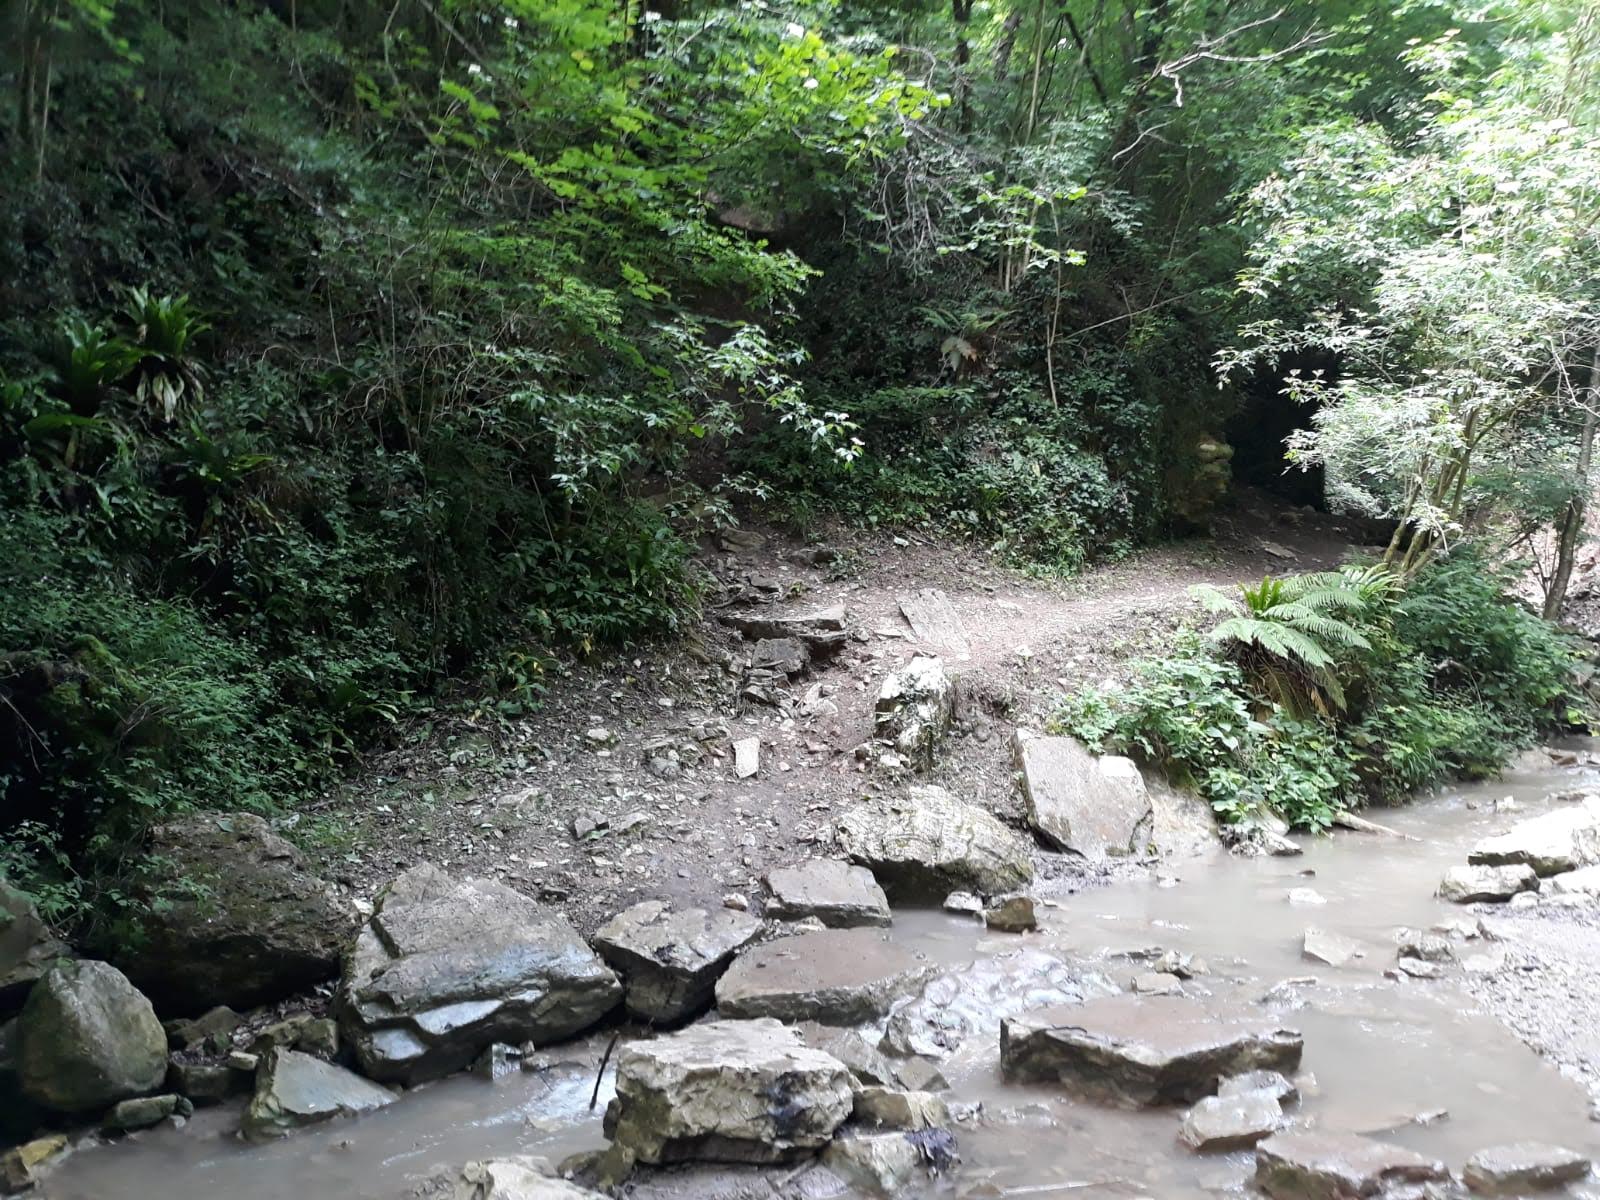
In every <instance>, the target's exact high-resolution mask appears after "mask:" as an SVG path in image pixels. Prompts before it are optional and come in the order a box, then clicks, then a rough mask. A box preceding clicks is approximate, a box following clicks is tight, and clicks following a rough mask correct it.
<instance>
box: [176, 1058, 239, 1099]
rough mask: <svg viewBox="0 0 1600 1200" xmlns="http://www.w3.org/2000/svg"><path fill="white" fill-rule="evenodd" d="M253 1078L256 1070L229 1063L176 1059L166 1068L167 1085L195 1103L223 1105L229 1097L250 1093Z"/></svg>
mask: <svg viewBox="0 0 1600 1200" xmlns="http://www.w3.org/2000/svg"><path fill="white" fill-rule="evenodd" d="M253 1078H254V1074H253V1072H250V1071H238V1070H235V1069H234V1068H232V1067H228V1066H213V1065H211V1064H210V1063H177V1062H175V1063H173V1064H172V1066H171V1068H170V1069H169V1070H168V1071H167V1083H166V1086H167V1087H169V1088H171V1089H172V1090H173V1091H175V1092H177V1093H178V1094H179V1095H180V1096H186V1097H187V1098H188V1099H189V1101H190V1102H191V1103H193V1104H198V1105H205V1104H221V1103H222V1102H223V1101H224V1100H226V1099H228V1098H229V1097H230V1096H236V1095H239V1094H241V1093H243V1092H248V1091H249V1090H250V1088H251V1086H252V1080H253Z"/></svg>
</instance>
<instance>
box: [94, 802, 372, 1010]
mask: <svg viewBox="0 0 1600 1200" xmlns="http://www.w3.org/2000/svg"><path fill="white" fill-rule="evenodd" d="M148 861H149V862H150V863H151V864H152V869H153V871H154V874H153V876H152V877H151V880H150V883H149V884H148V888H149V892H150V895H151V896H152V897H160V898H161V899H162V900H163V902H162V903H159V904H150V905H147V906H146V907H145V908H144V910H143V912H142V913H141V915H140V917H139V919H138V927H137V930H136V932H135V935H134V936H133V937H128V938H124V937H121V936H119V937H118V940H117V944H116V946H115V947H109V946H108V947H106V949H107V953H108V957H110V958H111V960H112V961H113V962H114V963H115V964H116V965H117V966H118V967H120V968H121V969H122V970H123V971H124V972H125V973H126V974H127V976H128V978H129V979H131V980H132V981H133V982H134V983H135V984H136V985H137V986H138V987H139V988H140V989H141V990H142V991H144V992H145V993H146V994H147V995H149V997H150V999H151V1000H152V1001H153V1002H154V1003H155V1005H156V1006H157V1007H158V1008H160V1009H161V1010H162V1011H163V1012H174V1013H198V1012H203V1011H205V1010H206V1009H208V1008H211V1007H212V1006H214V1005H218V1004H228V1005H232V1006H233V1007H235V1008H247V1007H253V1006H255V1005H258V1004H267V1003H271V1002H272V1001H275V1000H281V999H283V998H284V997H285V996H290V995H293V994H294V993H296V992H299V991H303V990H305V989H306V988H309V987H311V986H313V985H315V984H318V983H321V982H323V981H324V980H327V979H332V978H333V977H334V976H335V975H336V974H338V971H339V959H340V955H341V954H343V952H344V950H345V947H346V946H347V945H348V943H349V940H350V935H351V933H352V932H353V931H354V929H355V926H356V922H357V920H358V918H357V916H356V914H355V912H354V910H352V909H351V908H350V907H349V906H348V905H346V904H343V903H341V902H340V901H339V899H338V898H337V896H336V895H335V894H334V893H333V891H332V890H331V889H330V887H329V886H328V884H326V883H325V882H324V881H323V880H321V879H319V878H318V877H317V876H316V875H315V874H313V873H312V871H311V870H310V868H309V867H308V866H307V864H306V862H305V859H304V856H302V855H301V853H300V852H299V851H298V850H297V849H295V848H294V847H293V846H292V845H290V844H289V843H288V842H286V841H285V840H284V839H283V838H281V837H279V836H278V835H277V834H275V833H274V832H273V831H272V828H271V827H270V826H269V825H268V824H267V823H266V822H265V821H264V820H262V819H261V818H260V817H258V816H255V815H254V814H252V813H204V814H199V815H196V816H193V817H187V818H185V819H183V820H181V821H174V822H171V823H169V824H166V825H162V826H158V827H157V828H156V829H155V830H154V831H153V832H152V834H151V842H150V858H149V860H148Z"/></svg>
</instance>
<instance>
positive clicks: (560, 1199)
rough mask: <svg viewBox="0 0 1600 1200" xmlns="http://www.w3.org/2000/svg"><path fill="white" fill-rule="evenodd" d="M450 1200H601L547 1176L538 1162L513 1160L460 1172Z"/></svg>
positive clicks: (473, 1165)
mask: <svg viewBox="0 0 1600 1200" xmlns="http://www.w3.org/2000/svg"><path fill="white" fill-rule="evenodd" d="M450 1200H603V1197H602V1195H601V1193H599V1192H592V1191H590V1190H589V1189H588V1188H583V1187H579V1186H578V1185H577V1184H575V1183H571V1182H569V1181H567V1180H565V1179H560V1178H557V1177H556V1176H554V1175H552V1174H550V1170H549V1167H548V1165H547V1164H546V1163H545V1161H544V1160H543V1159H542V1158H535V1157H532V1156H515V1157H509V1158H489V1159H483V1160H481V1161H479V1162H470V1163H468V1164H467V1165H466V1166H465V1167H463V1168H461V1175H460V1177H459V1178H458V1179H457V1180H456V1186H455V1191H453V1192H452V1193H451V1194H450Z"/></svg>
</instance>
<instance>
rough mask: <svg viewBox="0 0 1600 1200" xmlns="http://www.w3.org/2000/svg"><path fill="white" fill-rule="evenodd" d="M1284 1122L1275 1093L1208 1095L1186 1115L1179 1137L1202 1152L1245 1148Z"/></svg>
mask: <svg viewBox="0 0 1600 1200" xmlns="http://www.w3.org/2000/svg"><path fill="white" fill-rule="evenodd" d="M1282 1124H1283V1109H1282V1107H1281V1106H1280V1105H1279V1104H1278V1098H1277V1097H1276V1096H1274V1095H1273V1094H1272V1093H1271V1092H1266V1091H1259V1092H1234V1093H1231V1094H1230V1095H1227V1096H1223V1095H1216V1096H1207V1097H1206V1098H1205V1099H1203V1100H1201V1101H1199V1102H1198V1103H1197V1104H1196V1105H1195V1106H1194V1107H1193V1108H1191V1109H1190V1110H1189V1111H1188V1113H1187V1114H1186V1115H1185V1116H1184V1118H1183V1127H1182V1128H1181V1129H1180V1130H1179V1131H1178V1137H1179V1139H1180V1140H1182V1142H1183V1144H1184V1145H1186V1146H1188V1147H1189V1149H1191V1150H1194V1151H1196V1152H1198V1153H1200V1154H1218V1153H1223V1152H1226V1151H1229V1150H1243V1149H1244V1148H1245V1147H1247V1146H1254V1145H1255V1144H1256V1143H1257V1142H1259V1141H1261V1140H1262V1139H1263V1138H1266V1137H1269V1136H1270V1135H1271V1134H1272V1133H1274V1132H1275V1131H1276V1130H1277V1128H1278V1127H1279V1126H1280V1125H1282Z"/></svg>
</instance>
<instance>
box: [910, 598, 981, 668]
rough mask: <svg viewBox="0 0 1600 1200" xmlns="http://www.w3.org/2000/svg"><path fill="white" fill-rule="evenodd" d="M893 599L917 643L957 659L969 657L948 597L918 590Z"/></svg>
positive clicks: (963, 633)
mask: <svg viewBox="0 0 1600 1200" xmlns="http://www.w3.org/2000/svg"><path fill="white" fill-rule="evenodd" d="M895 599H896V600H897V601H898V602H899V604H900V612H901V615H903V616H904V617H905V619H906V624H908V625H910V626H911V632H912V633H914V634H916V636H917V640H918V641H920V642H925V643H926V644H927V645H929V646H932V647H934V648H935V649H937V650H941V651H943V652H945V653H946V654H953V655H955V656H956V657H957V658H968V657H970V656H971V654H972V642H971V641H970V640H969V639H968V637H967V630H966V626H964V625H962V623H961V618H960V617H959V616H958V615H957V614H956V610H955V606H954V605H953V604H951V603H950V597H949V596H947V595H945V594H944V593H943V592H941V591H940V590H939V589H938V588H919V589H918V590H917V591H915V592H908V593H906V594H905V595H902V596H897V597H896V598H895Z"/></svg>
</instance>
